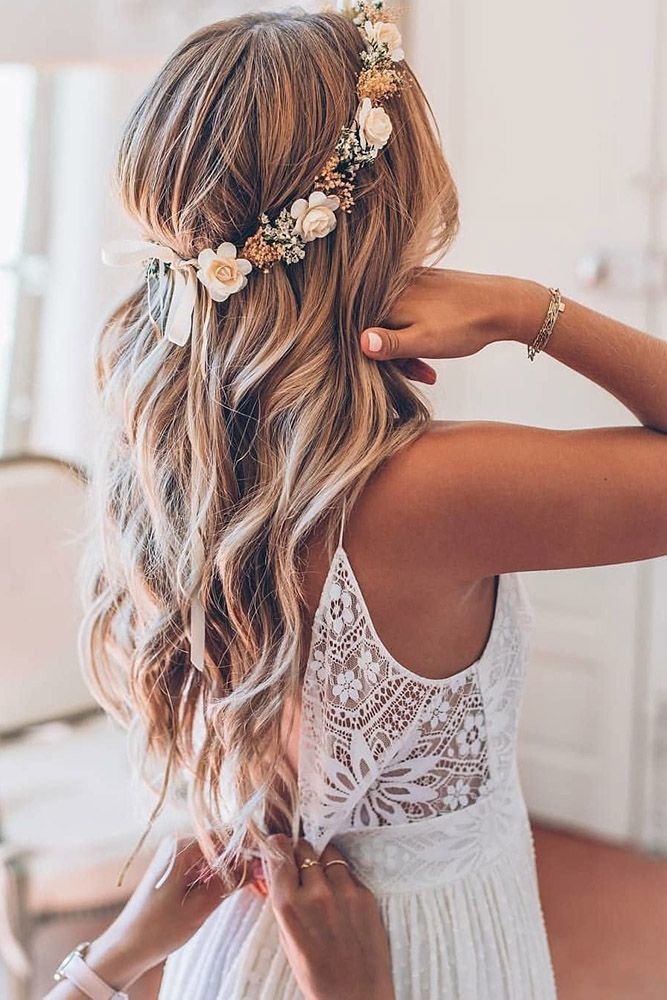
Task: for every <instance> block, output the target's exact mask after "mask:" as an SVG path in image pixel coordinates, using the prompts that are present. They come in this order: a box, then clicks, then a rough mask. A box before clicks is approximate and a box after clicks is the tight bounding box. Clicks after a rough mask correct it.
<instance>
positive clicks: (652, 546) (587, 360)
mask: <svg viewBox="0 0 667 1000" xmlns="http://www.w3.org/2000/svg"><path fill="white" fill-rule="evenodd" d="M549 297H550V296H549V292H548V290H547V289H546V288H544V287H542V286H541V285H538V284H536V283H534V282H528V281H521V280H519V279H514V278H504V277H497V276H492V275H491V276H490V275H471V274H463V273H462V272H453V271H430V272H427V273H426V274H425V275H423V276H422V277H420V278H419V279H418V280H417V281H416V282H415V285H414V286H413V287H412V288H411V289H410V290H409V291H408V293H406V295H405V296H404V298H403V299H402V300H401V301H400V302H399V303H398V305H397V307H396V310H395V314H393V315H392V317H391V325H390V326H388V327H386V328H383V329H382V328H374V330H373V331H372V332H374V333H376V334H377V335H378V336H379V338H380V340H381V341H382V350H380V351H379V352H371V351H370V350H369V345H370V344H371V343H372V341H369V337H368V333H369V331H366V332H365V333H364V334H363V335H362V346H363V347H364V350H365V352H366V354H367V355H368V356H369V357H375V358H378V359H388V358H391V357H399V358H412V357H421V358H424V357H427V358H435V357H440V358H448V357H449V358H451V357H460V356H463V355H465V354H472V353H475V352H476V351H478V350H480V349H482V348H483V347H485V346H487V345H489V344H492V343H494V342H497V341H501V340H513V341H516V342H517V344H518V345H520V346H521V347H522V349H523V350H524V351H525V345H526V344H528V343H529V342H530V341H532V339H533V338H534V336H535V334H536V333H537V331H538V329H539V328H540V325H541V323H542V320H543V319H544V315H545V313H546V309H547V306H548V303H549ZM565 302H566V309H565V312H564V313H561V314H560V316H559V318H558V320H557V322H556V326H555V328H554V331H553V334H552V336H551V338H550V340H549V343H548V345H547V348H546V351H547V353H549V354H550V355H551V356H552V357H554V358H556V359H558V360H559V361H561V362H562V363H563V364H566V365H568V367H570V368H572V369H574V370H575V371H578V372H580V373H581V374H582V375H584V376H586V377H588V378H589V379H591V380H592V381H594V382H596V383H597V384H598V385H600V386H602V387H603V388H604V389H606V390H607V391H608V392H610V393H612V395H614V396H615V397H616V398H617V399H619V400H620V401H621V402H623V403H624V404H625V405H626V406H627V407H628V409H629V410H630V411H631V412H632V413H633V414H634V415H635V416H636V417H637V418H638V419H639V420H640V421H641V423H642V424H643V425H644V426H641V427H636V426H627V427H607V428H602V429H582V430H574V431H564V430H543V429H541V428H537V427H527V426H522V425H517V424H504V423H493V422H470V423H460V424H441V425H438V426H436V428H434V430H433V431H432V432H430V433H428V434H425V435H424V436H423V437H422V438H421V439H420V440H419V441H418V442H417V443H416V444H415V446H413V454H412V461H411V462H410V468H409V475H410V477H411V482H412V484H413V488H414V489H415V491H416V495H417V496H418V497H419V498H420V504H421V507H422V510H423V512H424V524H425V525H429V526H430V527H427V528H425V530H426V531H427V532H429V535H428V542H429V543H430V553H431V556H432V557H434V558H443V559H447V560H448V564H449V565H450V566H451V567H452V568H454V567H456V569H457V571H458V572H459V574H460V575H461V577H462V578H469V579H477V578H479V577H482V576H487V575H491V574H495V573H504V572H510V571H514V570H537V569H562V568H566V567H576V566H593V565H602V564H606V563H620V562H631V561H634V560H639V559H649V558H652V557H656V556H660V555H664V554H667V343H665V342H663V341H661V340H660V339H659V338H657V337H652V336H650V335H649V334H646V333H642V332H641V331H639V330H635V329H633V328H631V327H628V326H626V325H624V324H623V323H619V322H616V321H615V320H612V319H610V318H609V317H607V316H603V315H601V314H600V313H597V312H594V311H593V310H591V309H587V308H586V307H585V306H582V305H580V304H579V303H577V302H574V301H573V300H571V299H565ZM539 360H540V359H539V356H538V358H537V360H536V362H535V363H536V364H537V363H539ZM519 363H524V364H525V363H528V362H527V361H526V360H525V358H524V357H520V356H519V355H518V356H517V364H519Z"/></svg>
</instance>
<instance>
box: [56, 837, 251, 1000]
mask: <svg viewBox="0 0 667 1000" xmlns="http://www.w3.org/2000/svg"><path fill="white" fill-rule="evenodd" d="M256 871H257V869H256V866H251V865H248V867H247V872H245V875H246V882H248V881H250V880H252V879H253V877H254V876H255V874H256ZM243 874H244V873H243V872H240V873H239V879H238V885H240V884H241V883H242V878H241V876H242V875H243ZM243 884H245V883H243ZM236 887H237V885H234V886H226V885H224V884H223V883H222V882H221V881H220V879H219V878H218V877H217V876H216V875H213V874H212V873H211V872H210V869H209V868H208V864H207V862H206V860H205V859H204V856H203V854H202V852H201V849H200V847H199V844H198V843H197V841H196V840H189V839H186V840H178V841H174V840H173V839H169V838H168V839H166V840H164V841H163V843H162V844H161V845H160V847H159V848H158V850H157V852H156V854H155V856H154V858H153V860H152V862H151V863H150V865H149V866H148V869H147V870H146V872H145V874H144V877H143V878H142V880H141V882H140V883H139V885H138V886H137V888H136V889H135V891H134V892H133V894H132V896H131V897H130V899H129V900H128V902H127V904H126V905H125V907H124V909H123V910H122V912H121V913H120V914H119V915H118V917H117V918H116V919H115V920H114V922H113V923H112V924H111V926H110V927H109V928H108V929H107V930H106V931H104V933H103V934H102V935H101V936H100V937H98V938H97V939H96V940H95V941H93V942H92V944H91V947H90V949H89V951H88V955H87V957H86V963H87V964H88V965H89V966H90V968H91V969H93V970H94V971H95V972H97V974H98V975H99V976H100V977H101V978H102V979H103V980H104V981H105V982H107V983H108V984H109V985H110V986H113V987H114V988H116V989H122V990H126V989H127V987H128V986H130V985H131V984H133V983H137V981H138V980H140V979H141V978H142V977H143V976H144V975H145V974H146V973H147V972H149V970H151V969H154V968H155V967H156V966H160V965H161V964H162V963H163V962H164V960H165V959H166V958H167V956H168V955H170V954H171V952H172V951H176V949H177V948H180V947H181V946H182V945H183V944H185V942H186V941H188V940H189V939H190V938H191V937H192V935H193V934H194V933H195V932H196V931H197V930H199V928H200V927H201V925H202V924H203V923H204V921H205V920H206V919H207V917H209V916H210V915H211V913H212V912H213V911H214V910H215V909H216V907H217V906H219V905H220V903H221V902H222V900H223V899H224V898H225V896H228V895H229V894H230V892H232V891H233V890H234V889H235V888H236ZM72 991H73V992H72ZM70 994H71V995H72V996H73V997H78V996H80V994H79V993H78V991H77V990H76V987H73V986H72V984H71V983H69V982H68V981H66V980H65V981H64V982H62V983H59V985H58V986H56V987H55V988H54V989H53V990H52V991H51V993H49V995H48V1000H69V997H70Z"/></svg>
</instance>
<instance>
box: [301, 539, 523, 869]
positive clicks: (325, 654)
mask: <svg viewBox="0 0 667 1000" xmlns="http://www.w3.org/2000/svg"><path fill="white" fill-rule="evenodd" d="M531 620H532V612H531V610H530V607H529V605H528V603H527V598H526V595H525V592H524V590H523V589H522V586H521V584H520V580H519V578H518V577H516V576H514V575H513V574H510V575H505V576H501V577H499V580H498V589H497V595H496V607H495V613H494V619H493V624H492V627H491V632H490V635H489V638H488V641H487V644H486V647H485V649H484V652H483V654H482V656H481V657H480V658H479V659H478V660H477V661H476V662H475V663H473V664H472V665H471V666H469V667H468V668H467V669H465V670H463V671H461V672H460V673H458V674H456V675H455V676H453V677H449V678H445V679H443V680H431V679H428V678H424V677H420V676H418V675H416V674H415V673H414V672H412V671H411V670H408V669H407V668H406V667H404V666H403V665H402V664H401V663H399V662H398V661H397V660H396V659H395V658H394V657H393V656H392V655H391V654H390V653H389V651H388V650H387V648H386V647H385V646H384V644H383V643H382V641H381V639H380V638H379V636H378V634H377V632H376V630H375V627H374V625H373V622H372V619H371V616H370V613H369V611H368V608H367V606H366V603H365V600H364V597H363V594H362V591H361V588H360V586H359V584H358V582H357V580H356V577H355V575H354V571H353V569H352V566H351V565H350V561H349V559H348V557H347V553H346V552H345V550H344V548H343V546H342V544H339V546H338V548H337V550H336V552H335V554H334V557H333V560H332V563H331V566H330V568H329V573H328V575H327V578H326V580H325V584H324V587H323V590H322V596H321V599H320V603H319V607H318V609H317V612H316V615H315V620H314V622H313V635H312V641H311V647H310V656H309V661H308V665H307V668H306V673H305V678H304V686H303V712H302V723H301V736H300V740H301V747H300V763H299V789H300V803H301V814H302V819H303V825H304V831H305V835H306V837H307V838H308V839H309V840H310V841H311V843H312V844H313V845H314V846H315V847H316V849H318V850H321V849H322V848H323V847H324V846H325V845H326V843H327V842H328V841H329V840H331V839H332V838H333V837H337V836H338V837H339V836H340V835H342V834H346V833H348V832H351V831H360V830H367V831H371V830H377V829H380V828H383V827H407V826H408V825H409V824H415V823H419V822H423V821H424V820H432V819H434V818H437V817H446V816H447V815H451V814H453V813H461V812H463V811H465V810H468V809H471V808H472V807H474V806H475V804H476V803H478V802H479V800H480V799H483V798H484V797H485V796H488V795H489V793H490V792H492V791H493V790H495V789H497V788H498V784H499V783H502V781H503V780H506V779H507V776H508V774H509V771H510V769H511V764H512V763H513V756H514V743H515V736H516V732H515V730H516V712H517V709H518V700H519V694H520V685H521V680H522V674H523V656H522V653H523V642H522V639H523V633H524V629H523V626H524V625H525V624H526V623H527V622H529V621H531Z"/></svg>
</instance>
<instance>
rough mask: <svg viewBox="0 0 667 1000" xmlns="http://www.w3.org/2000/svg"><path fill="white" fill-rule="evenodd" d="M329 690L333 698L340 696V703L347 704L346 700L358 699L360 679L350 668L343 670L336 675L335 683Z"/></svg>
mask: <svg viewBox="0 0 667 1000" xmlns="http://www.w3.org/2000/svg"><path fill="white" fill-rule="evenodd" d="M331 690H332V692H333V695H334V698H340V701H341V704H342V705H347V703H348V701H359V692H360V691H361V681H360V680H359V678H358V677H355V676H354V674H353V672H352V671H351V670H344V671H343V672H342V673H341V674H338V676H337V677H336V683H335V684H334V685H333V687H332V689H331Z"/></svg>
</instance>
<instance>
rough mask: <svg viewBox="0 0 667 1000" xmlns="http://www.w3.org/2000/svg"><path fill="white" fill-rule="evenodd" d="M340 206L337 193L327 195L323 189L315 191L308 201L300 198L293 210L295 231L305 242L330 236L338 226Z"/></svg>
mask: <svg viewBox="0 0 667 1000" xmlns="http://www.w3.org/2000/svg"><path fill="white" fill-rule="evenodd" d="M339 207H340V198H337V197H336V195H326V194H324V192H323V191H313V193H312V194H311V196H310V198H309V199H308V201H306V199H305V198H299V199H298V200H297V201H295V202H294V204H293V205H292V210H291V215H292V218H293V219H294V220H295V222H296V225H295V226H294V232H295V233H298V234H299V236H300V237H301V238H302V239H303V241H304V242H305V243H311V242H312V241H313V240H320V239H322V237H323V236H328V235H329V233H330V232H332V230H334V229H335V228H336V222H337V220H336V215H335V212H336V209H337V208H339Z"/></svg>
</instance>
